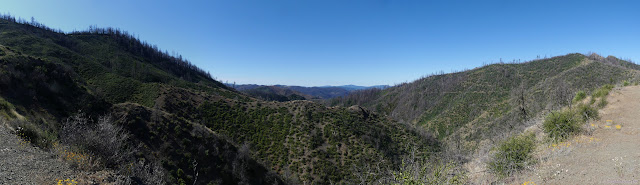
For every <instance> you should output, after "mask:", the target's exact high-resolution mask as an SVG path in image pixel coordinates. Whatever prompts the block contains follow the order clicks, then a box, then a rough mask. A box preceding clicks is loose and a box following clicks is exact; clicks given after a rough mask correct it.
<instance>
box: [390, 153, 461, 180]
mask: <svg viewBox="0 0 640 185" xmlns="http://www.w3.org/2000/svg"><path fill="white" fill-rule="evenodd" d="M391 175H392V177H391V178H390V179H389V181H388V182H384V181H385V179H384V178H383V180H382V181H383V184H394V185H400V184H402V185H414V184H415V185H418V184H466V181H467V178H466V174H465V173H463V172H461V171H459V169H458V165H457V164H456V163H455V162H452V161H449V162H444V161H440V160H431V161H430V160H427V159H418V158H416V157H411V158H405V160H403V162H402V166H401V170H400V171H394V172H392V173H391Z"/></svg>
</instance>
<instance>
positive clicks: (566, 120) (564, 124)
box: [542, 110, 582, 141]
mask: <svg viewBox="0 0 640 185" xmlns="http://www.w3.org/2000/svg"><path fill="white" fill-rule="evenodd" d="M581 121H582V120H581V117H580V116H579V115H578V114H576V112H575V111H573V110H564V111H554V112H551V114H549V115H547V117H546V118H545V120H544V122H543V123H542V129H543V130H544V132H545V133H546V134H547V135H548V136H549V138H550V139H552V140H554V141H564V140H566V139H567V138H569V136H571V135H573V134H575V133H577V132H579V131H580V130H581V127H580V126H581V124H580V123H581Z"/></svg>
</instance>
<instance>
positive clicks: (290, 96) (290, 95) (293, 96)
mask: <svg viewBox="0 0 640 185" xmlns="http://www.w3.org/2000/svg"><path fill="white" fill-rule="evenodd" d="M242 92H244V93H247V94H248V95H250V96H252V97H256V98H259V99H261V100H265V101H279V102H284V101H291V100H310V99H313V98H314V97H312V96H311V95H307V94H303V93H301V92H297V91H294V90H291V89H286V88H281V87H278V86H261V87H258V88H254V89H246V90H242Z"/></svg>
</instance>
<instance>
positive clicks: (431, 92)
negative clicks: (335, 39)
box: [325, 54, 639, 157]
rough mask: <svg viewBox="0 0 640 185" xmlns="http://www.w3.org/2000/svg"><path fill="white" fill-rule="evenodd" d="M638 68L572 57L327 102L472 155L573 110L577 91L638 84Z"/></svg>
mask: <svg viewBox="0 0 640 185" xmlns="http://www.w3.org/2000/svg"><path fill="white" fill-rule="evenodd" d="M637 69H639V66H638V65H636V64H633V63H630V62H627V61H623V60H620V59H617V58H615V57H612V56H610V57H607V58H603V57H600V56H598V55H596V54H592V55H590V56H585V55H582V54H568V55H565V56H558V57H553V58H548V59H539V60H534V61H530V62H525V63H513V64H492V65H487V66H483V67H478V68H475V69H473V70H468V71H463V72H457V73H450V74H436V75H432V76H428V77H425V78H421V79H418V80H416V81H414V82H411V83H405V84H400V85H397V86H394V87H391V88H388V89H385V90H376V89H373V90H366V91H361V92H357V93H352V94H349V95H347V96H345V97H341V98H334V99H331V100H327V101H326V102H325V103H326V104H327V105H330V106H335V105H341V106H352V105H360V106H364V107H366V108H369V109H371V110H375V112H377V113H379V114H383V115H388V116H390V117H391V118H393V119H394V120H397V121H406V122H410V123H413V124H417V125H420V126H421V127H423V128H425V129H427V130H428V131H429V132H432V133H434V134H435V135H436V137H437V138H439V140H440V141H443V142H446V143H447V145H450V146H453V147H451V148H455V150H456V151H454V153H457V154H462V155H464V156H467V157H470V155H472V154H474V153H475V152H477V150H478V149H483V150H484V149H486V148H488V147H490V146H492V143H495V141H498V140H500V139H501V138H504V137H507V136H509V135H511V133H519V132H520V131H521V130H523V129H524V128H525V127H527V126H529V125H530V124H532V122H531V121H529V120H531V119H532V118H536V117H539V116H542V115H543V114H544V113H545V112H548V111H550V110H553V109H556V108H559V107H563V106H568V105H569V104H570V103H571V98H573V95H574V94H575V92H576V91H578V90H584V91H586V92H590V91H592V90H594V89H595V88H597V87H600V86H602V85H604V84H615V83H620V82H621V81H623V80H629V79H638V75H639V71H638V70H637Z"/></svg>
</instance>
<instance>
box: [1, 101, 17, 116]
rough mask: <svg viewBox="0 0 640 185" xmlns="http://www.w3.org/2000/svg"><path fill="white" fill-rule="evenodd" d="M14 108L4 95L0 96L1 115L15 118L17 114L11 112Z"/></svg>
mask: <svg viewBox="0 0 640 185" xmlns="http://www.w3.org/2000/svg"><path fill="white" fill-rule="evenodd" d="M13 109H14V107H13V105H12V104H11V103H9V102H7V101H6V100H4V99H3V98H2V97H0V116H4V117H7V118H15V115H13V113H12V112H11V110H13Z"/></svg>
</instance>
